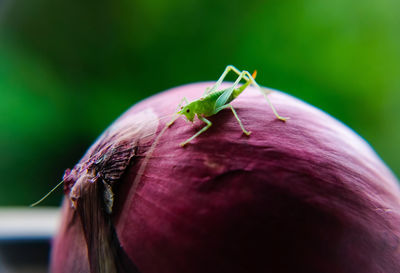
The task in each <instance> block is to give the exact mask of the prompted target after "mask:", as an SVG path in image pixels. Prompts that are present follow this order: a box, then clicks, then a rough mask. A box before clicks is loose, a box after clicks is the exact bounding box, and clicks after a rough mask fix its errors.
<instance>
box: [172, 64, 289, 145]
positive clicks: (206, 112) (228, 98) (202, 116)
mask: <svg viewBox="0 0 400 273" xmlns="http://www.w3.org/2000/svg"><path fill="white" fill-rule="evenodd" d="M230 71H233V72H235V73H236V74H237V75H238V77H237V79H236V81H235V82H234V83H233V85H232V86H231V87H229V88H226V89H223V90H218V87H219V86H220V85H221V83H222V81H223V80H224V78H225V77H226V75H227V74H228V73H229V72H230ZM256 74H257V72H256V71H255V72H254V73H253V75H251V74H250V73H249V72H248V71H245V70H243V71H240V70H238V69H237V68H236V67H234V66H232V65H228V66H227V67H226V68H225V71H224V72H223V73H222V75H221V76H220V78H219V79H218V81H217V82H216V83H215V84H214V85H213V86H212V87H211V88H208V89H206V91H205V92H204V94H203V96H202V97H201V98H200V99H197V100H195V101H192V102H190V103H189V102H188V100H187V99H186V98H185V97H184V98H183V99H182V101H181V103H180V104H179V105H181V104H182V103H183V102H185V103H186V105H185V106H180V110H179V111H178V112H177V113H176V116H175V117H174V118H173V119H172V120H171V121H170V122H169V123H167V127H169V126H171V125H172V124H173V123H174V122H175V120H176V119H177V118H178V117H179V116H181V115H183V116H185V118H186V119H187V120H188V121H190V122H193V120H194V117H195V116H197V118H198V119H199V120H201V121H203V122H204V123H206V126H204V127H203V128H202V129H200V130H199V131H198V132H197V133H196V134H194V135H193V136H192V137H190V138H188V139H187V140H186V141H184V142H182V143H180V146H182V147H183V146H185V145H186V144H188V143H189V142H190V141H192V140H193V139H195V138H196V137H198V136H199V135H200V134H202V133H204V132H205V131H206V130H207V129H208V128H210V127H211V125H212V123H211V121H209V120H208V119H206V117H210V116H213V115H215V114H217V113H218V112H219V111H221V110H223V109H225V108H228V107H229V108H231V110H232V113H233V115H234V116H235V118H236V120H237V121H238V123H239V125H240V128H241V129H242V131H243V133H244V134H245V135H247V136H248V135H250V134H251V132H250V131H247V130H246V129H245V128H244V126H243V124H242V121H241V120H240V119H239V117H238V115H237V113H236V111H235V109H234V108H233V106H232V105H231V104H230V103H231V102H232V101H233V100H234V99H236V98H237V97H238V96H239V95H240V94H241V93H242V92H243V91H244V90H245V89H246V88H247V87H248V86H249V85H250V84H253V85H254V86H255V87H256V88H258V89H259V90H260V92H261V93H262V94H263V95H264V97H265V99H266V100H267V102H268V104H269V106H270V107H271V109H272V111H273V112H274V114H275V116H276V117H277V118H278V119H279V120H281V121H286V120H287V119H288V118H285V117H281V116H280V115H279V114H278V112H277V111H276V110H275V107H274V106H273V105H272V103H271V101H270V100H269V99H268V97H267V93H266V92H265V91H264V90H263V89H262V88H261V87H260V86H259V85H258V84H257V82H256V81H255V80H254V78H255V77H256ZM242 79H243V80H245V81H246V83H245V84H243V85H241V86H239V87H237V86H238V84H239V82H240V81H241V80H242ZM236 87H237V88H236Z"/></svg>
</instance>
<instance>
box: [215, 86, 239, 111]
mask: <svg viewBox="0 0 400 273" xmlns="http://www.w3.org/2000/svg"><path fill="white" fill-rule="evenodd" d="M234 89H235V85H233V86H232V87H229V88H227V89H225V90H224V92H223V93H222V94H221V96H219V97H218V99H217V100H216V102H215V109H216V110H217V112H218V111H220V110H222V109H223V108H225V106H226V104H228V103H229V102H230V100H229V98H230V96H231V95H232V93H233V90H234Z"/></svg>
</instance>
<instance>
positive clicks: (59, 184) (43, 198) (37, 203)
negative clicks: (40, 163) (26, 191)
mask: <svg viewBox="0 0 400 273" xmlns="http://www.w3.org/2000/svg"><path fill="white" fill-rule="evenodd" d="M63 183H64V180H62V181H61V182H60V183H58V184H57V186H55V187H54V188H53V189H52V190H51V191H49V192H48V193H47V194H46V195H45V196H43V197H42V198H40V200H38V201H36V202H35V203H33V204H31V205H30V206H29V207H31V208H32V207H35V206H37V205H39V204H40V203H42V202H43V200H45V199H46V198H47V197H49V195H50V194H52V193H53V192H54V191H55V190H56V189H57V188H58V187H60V186H61V185H62V184H63Z"/></svg>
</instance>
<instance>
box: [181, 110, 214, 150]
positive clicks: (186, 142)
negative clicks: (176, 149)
mask: <svg viewBox="0 0 400 273" xmlns="http://www.w3.org/2000/svg"><path fill="white" fill-rule="evenodd" d="M197 117H198V118H199V120H201V121H203V122H204V123H206V124H207V125H206V126H204V127H203V128H202V129H201V130H200V131H198V132H197V133H196V134H194V135H193V136H191V137H190V138H188V139H187V140H185V141H184V142H182V143H181V144H179V145H180V146H182V147H183V146H185V145H186V144H188V143H189V142H190V141H192V140H193V139H195V138H196V137H198V136H199V135H200V134H201V133H204V132H205V131H207V129H208V128H210V127H211V125H212V123H211V121H209V120H208V119H206V118H205V117H202V116H197Z"/></svg>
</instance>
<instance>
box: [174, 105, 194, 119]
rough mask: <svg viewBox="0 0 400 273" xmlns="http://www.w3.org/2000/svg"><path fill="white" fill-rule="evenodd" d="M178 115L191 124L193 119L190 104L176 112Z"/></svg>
mask: <svg viewBox="0 0 400 273" xmlns="http://www.w3.org/2000/svg"><path fill="white" fill-rule="evenodd" d="M178 114H180V115H184V116H185V117H186V118H187V120H188V121H190V122H193V119H194V111H193V109H191V107H190V104H188V105H186V106H183V107H182V108H181V110H180V111H179V112H178Z"/></svg>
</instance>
